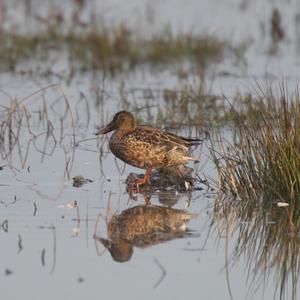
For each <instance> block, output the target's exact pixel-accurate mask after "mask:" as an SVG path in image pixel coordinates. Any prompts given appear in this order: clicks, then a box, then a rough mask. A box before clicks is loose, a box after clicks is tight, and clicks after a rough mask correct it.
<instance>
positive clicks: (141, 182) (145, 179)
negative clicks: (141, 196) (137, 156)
mask: <svg viewBox="0 0 300 300" xmlns="http://www.w3.org/2000/svg"><path fill="white" fill-rule="evenodd" d="M152 169H153V168H152V167H150V168H148V169H147V171H146V173H145V175H144V177H143V178H136V179H135V180H134V185H135V187H136V191H137V192H139V187H140V186H141V185H146V184H149V183H150V177H151V173H152Z"/></svg>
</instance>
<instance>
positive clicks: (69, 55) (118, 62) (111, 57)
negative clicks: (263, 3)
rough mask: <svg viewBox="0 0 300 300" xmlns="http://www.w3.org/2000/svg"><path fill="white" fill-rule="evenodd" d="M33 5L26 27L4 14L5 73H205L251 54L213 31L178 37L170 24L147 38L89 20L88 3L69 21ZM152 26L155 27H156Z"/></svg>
mask: <svg viewBox="0 0 300 300" xmlns="http://www.w3.org/2000/svg"><path fill="white" fill-rule="evenodd" d="M29 4H30V1H28V2H27V1H26V2H25V3H24V5H25V10H26V11H27V15H26V23H25V25H26V26H23V25H24V24H23V25H20V26H12V27H9V26H5V25H6V24H5V23H6V22H5V21H6V19H9V17H6V15H5V11H2V16H1V17H2V20H0V63H1V67H0V69H1V70H2V71H20V72H32V71H36V70H38V71H39V73H40V74H43V73H45V74H52V73H54V74H55V72H57V71H56V70H54V69H53V65H55V64H63V65H64V66H65V70H64V71H68V72H70V73H71V74H72V73H73V72H76V71H98V70H100V71H104V72H105V73H106V74H110V75H116V74H117V73H118V72H121V71H131V70H134V69H135V68H136V67H137V66H145V65H146V66H148V67H150V68H152V67H156V66H159V65H164V66H165V65H168V66H169V67H170V66H171V64H174V65H175V66H180V65H185V66H189V68H188V69H189V70H193V71H195V72H199V71H201V72H203V70H205V69H207V67H209V66H210V65H211V64H214V63H218V62H220V61H221V60H222V59H223V58H224V57H225V53H226V56H227V57H228V56H232V57H234V59H235V60H236V61H238V60H239V59H240V57H241V56H242V55H243V53H244V51H245V49H244V47H243V46H242V47H235V46H233V45H232V44H231V43H230V41H229V40H228V39H226V38H223V37H222V38H220V37H217V36H215V35H212V34H209V33H208V32H203V33H201V34H196V33H192V32H186V33H175V32H174V31H172V29H171V26H169V25H166V26H165V27H163V28H162V29H161V30H160V31H158V32H157V31H156V32H153V31H152V30H147V33H145V32H144V30H140V29H139V25H136V26H135V27H132V26H131V27H130V26H127V25H126V24H124V23H121V24H114V25H111V24H107V23H106V22H104V21H102V19H101V16H96V15H93V13H91V15H90V16H89V18H88V19H87V18H84V17H83V15H84V13H86V11H85V8H86V6H87V1H74V2H73V3H72V5H71V7H72V10H73V12H72V13H71V15H70V16H69V17H67V16H65V15H64V14H62V12H61V10H59V9H57V8H56V9H55V6H54V8H53V9H51V10H49V12H48V15H46V16H41V15H39V14H36V13H34V12H32V11H31V10H32V7H31V5H29ZM27 6H29V7H27ZM83 19H84V20H85V21H82V20H83ZM146 22H147V21H146ZM147 26H148V27H149V28H151V27H152V26H153V24H151V22H150V23H147ZM41 62H43V65H41ZM66 62H67V64H66ZM32 63H34V64H32ZM59 70H60V71H61V69H59ZM60 75H61V74H60Z"/></svg>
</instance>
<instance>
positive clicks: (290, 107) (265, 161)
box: [215, 89, 300, 205]
mask: <svg viewBox="0 0 300 300" xmlns="http://www.w3.org/2000/svg"><path fill="white" fill-rule="evenodd" d="M256 101H257V102H256V103H255V105H254V106H252V108H251V109H252V113H251V114H248V115H247V114H246V115H245V114H240V113H239V112H237V111H236V112H235V113H236V116H235V122H236V123H235V124H236V125H235V129H236V131H235V134H236V143H234V144H230V145H226V147H224V151H223V152H222V153H221V158H220V159H217V158H216V157H215V162H216V165H217V168H218V171H219V174H220V186H221V188H222V189H223V190H225V191H230V192H231V193H232V194H233V195H235V196H236V197H237V198H238V199H250V200H249V201H256V202H260V201H261V200H264V202H267V203H273V202H274V201H275V202H279V201H281V202H288V203H289V204H291V205H296V204H298V203H300V98H299V94H298V92H295V93H294V94H293V95H291V96H288V95H287V94H286V92H285V90H284V89H282V90H281V94H280V95H279V97H275V96H274V95H273V93H272V91H269V92H268V93H267V94H264V95H263V97H260V98H259V99H257V100H256ZM245 116H248V117H246V118H245ZM250 116H251V117H250ZM253 116H255V117H253ZM223 146H224V145H223Z"/></svg>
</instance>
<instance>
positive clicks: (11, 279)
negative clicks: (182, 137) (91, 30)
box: [0, 0, 299, 299]
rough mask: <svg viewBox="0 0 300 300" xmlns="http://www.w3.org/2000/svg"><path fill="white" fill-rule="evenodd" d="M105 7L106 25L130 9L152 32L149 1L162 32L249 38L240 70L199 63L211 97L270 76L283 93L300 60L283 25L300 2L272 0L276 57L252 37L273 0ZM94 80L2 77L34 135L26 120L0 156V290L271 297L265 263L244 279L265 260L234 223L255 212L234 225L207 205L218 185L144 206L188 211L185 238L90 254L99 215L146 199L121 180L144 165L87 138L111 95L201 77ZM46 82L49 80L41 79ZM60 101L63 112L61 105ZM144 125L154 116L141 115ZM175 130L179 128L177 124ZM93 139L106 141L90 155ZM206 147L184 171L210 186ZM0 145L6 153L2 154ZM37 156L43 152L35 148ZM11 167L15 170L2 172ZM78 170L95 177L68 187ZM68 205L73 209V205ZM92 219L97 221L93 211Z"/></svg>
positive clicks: (167, 73) (108, 112)
mask: <svg viewBox="0 0 300 300" xmlns="http://www.w3.org/2000/svg"><path fill="white" fill-rule="evenodd" d="M33 2H34V1H33ZM46 2H47V1H46ZM114 2H115V3H117V4H114V3H113V4H112V3H111V2H109V3H108V2H107V1H99V2H96V1H95V3H96V4H95V5H96V7H97V9H100V10H101V9H103V7H104V8H106V9H107V10H106V13H105V18H107V19H108V20H106V21H112V23H114V22H116V23H118V22H120V20H122V19H124V18H125V20H126V21H128V15H131V14H132V12H139V13H136V14H135V15H136V16H137V17H136V19H130V20H129V21H130V22H129V23H130V24H129V25H133V26H134V25H136V24H142V25H144V27H143V26H142V25H141V27H140V28H141V30H142V29H145V30H149V27H147V26H146V25H147V24H145V23H143V22H144V21H143V20H144V16H145V14H146V11H147V9H149V6H152V8H153V10H154V12H155V13H154V16H155V22H154V24H155V27H154V28H152V30H159V29H160V28H161V26H162V24H165V23H168V22H169V23H170V24H171V25H172V28H173V29H174V30H175V31H176V30H179V31H180V30H181V29H182V30H189V29H190V28H192V29H194V28H195V30H197V28H198V27H199V28H200V29H202V28H206V27H207V28H208V30H209V31H214V32H215V31H216V32H217V33H218V34H220V35H223V34H225V35H227V36H229V35H231V34H232V35H233V39H234V40H237V41H239V42H241V41H245V40H246V41H248V40H250V41H251V43H253V44H252V46H251V47H250V48H249V50H248V51H247V52H246V56H245V60H246V65H244V66H237V65H236V64H234V62H233V60H232V59H228V60H225V61H224V62H223V63H221V64H219V65H217V66H214V68H213V69H211V70H208V72H207V74H206V75H207V78H206V80H207V85H208V86H210V85H211V86H212V90H211V93H212V94H215V95H219V96H222V95H226V97H227V98H228V99H231V98H232V97H233V96H234V94H235V93H236V91H237V90H238V91H240V92H241V93H248V92H249V91H251V92H253V90H254V89H255V88H257V85H256V82H258V83H259V84H264V83H265V82H266V81H269V82H271V83H272V82H273V83H274V82H275V83H276V82H277V83H278V80H279V81H280V80H281V79H282V78H284V79H285V80H286V82H287V84H288V86H289V89H290V90H293V87H294V86H295V85H297V80H298V66H299V56H298V54H297V51H296V48H297V47H296V46H297V45H296V37H295V36H294V29H295V27H294V25H293V23H292V22H288V21H287V20H291V19H292V18H294V17H295V13H296V11H297V9H299V7H297V2H296V1H290V2H289V4H287V5H286V2H285V1H276V4H277V5H278V6H279V7H280V8H282V12H283V18H284V19H283V20H284V21H283V22H285V23H284V24H285V26H286V27H285V28H287V35H288V38H287V40H286V41H285V42H284V43H283V44H282V45H281V46H280V49H279V53H278V54H277V55H275V56H272V57H270V56H269V55H267V49H268V41H267V38H263V37H261V32H260V29H259V28H260V23H261V22H265V23H264V24H266V19H267V18H268V16H269V15H270V12H271V10H272V7H273V5H271V4H269V2H267V1H264V2H265V3H264V4H261V6H257V4H258V3H261V1H253V2H251V4H247V3H246V1H230V3H225V2H224V1H223V2H224V3H223V2H222V1H217V0H215V1H188V2H189V5H187V4H186V1H184V2H183V1H176V5H175V4H173V2H172V1H164V2H163V4H161V3H160V2H157V1H155V2H152V3H151V4H150V3H148V2H146V1H143V3H142V4H141V3H140V1H130V3H128V2H127V3H126V5H124V4H123V2H122V5H119V4H120V1H114ZM137 2H138V3H137ZM97 3H98V4H97ZM99 3H100V4H99ZM124 3H125V2H124ZM57 5H59V4H57ZM147 5H148V6H147ZM243 5H246V9H243ZM92 7H93V6H92ZM99 7H100V8H99ZM115 7H117V8H118V9H114V8H115ZM147 7H148V8H147ZM257 11H259V14H258V17H256V16H257V14H256V13H257ZM18 14H19V15H20V20H19V21H20V22H22V18H21V16H22V7H21V6H18V8H17V9H16V16H18ZM87 15H88V14H87ZM241 15H242V16H243V22H241V18H240V16H241ZM16 16H15V17H16ZM138 16H140V19H139V17H138ZM254 16H255V17H254ZM141 19H142V21H141ZM179 19H180V20H181V21H180V22H179V21H178V20H179ZM11 20H12V21H16V19H11ZM12 23H13V22H12ZM131 23H133V24H131ZM194 24H197V26H196V25H194ZM224 24H226V26H225V25H224ZM223 25H224V26H223ZM178 27H179V28H178ZM221 28H222V29H221ZM266 30H268V29H266ZM291 45H292V47H291ZM60 67H61V66H60V65H55V66H54V67H53V68H54V70H55V71H58V70H59V69H60ZM224 71H226V72H227V74H228V75H227V76H225V75H224ZM222 74H223V75H222ZM102 79H103V76H102V75H101V74H96V76H95V75H94V74H93V75H92V74H80V75H75V77H74V78H73V79H72V81H71V82H67V80H64V79H60V78H58V77H55V76H53V77H50V78H48V79H46V78H41V77H39V76H38V75H32V76H31V77H29V76H20V75H17V74H12V73H2V74H0V89H1V93H0V94H1V98H0V104H1V105H2V106H7V107H9V106H10V103H11V102H12V100H13V99H17V101H19V102H20V101H22V99H24V101H23V102H22V105H24V107H25V108H26V109H27V110H28V111H29V112H30V113H31V115H32V118H31V119H30V122H31V123H30V124H31V127H30V128H31V130H32V131H33V132H34V134H36V135H37V137H36V138H33V139H32V137H33V136H32V135H31V134H30V132H29V130H28V124H27V123H26V122H25V119H23V123H22V126H21V133H20V139H19V140H20V144H19V145H18V144H17V145H15V147H14V149H13V152H12V155H11V156H10V155H7V157H6V158H5V159H1V160H0V166H3V169H2V170H0V190H1V196H0V224H2V226H1V228H0V241H1V250H0V251H1V258H2V259H1V260H0V276H1V283H0V287H1V294H2V295H3V297H4V298H5V299H20V298H22V297H23V298H25V299H66V298H67V299H69V298H72V299H93V298H95V297H103V298H109V299H115V298H117V297H118V298H125V299H127V298H131V299H138V298H143V299H153V298H155V299H183V298H192V299H194V298H196V297H197V298H203V299H231V298H234V299H273V298H279V293H278V289H279V288H278V286H279V283H280V280H277V281H276V277H280V275H279V272H278V269H276V267H275V266H274V265H270V266H267V267H266V268H265V272H264V275H265V277H256V278H255V282H254V283H252V279H253V276H254V275H255V274H259V272H260V271H261V270H263V269H264V265H263V263H266V264H268V261H265V262H261V265H260V267H261V268H255V267H253V262H254V263H255V262H257V263H258V261H259V258H260V257H257V258H256V257H253V256H252V255H251V253H250V254H249V253H248V252H247V249H249V248H250V249H257V248H258V249H259V246H260V245H257V244H255V242H253V241H252V242H251V241H248V240H247V236H243V235H241V234H240V232H241V228H243V226H247V225H249V226H250V225H251V222H254V220H255V217H256V215H255V213H253V215H251V218H249V219H244V220H241V219H240V216H235V218H234V217H233V220H234V221H235V222H234V221H232V219H231V220H226V218H224V215H218V214H217V213H216V209H215V204H216V196H217V191H216V189H215V188H212V187H215V186H214V185H213V184H211V186H207V185H206V184H204V183H197V187H198V188H199V190H198V189H197V190H194V191H192V192H182V193H178V192H176V193H173V192H170V193H168V194H167V198H168V199H167V200H168V201H166V199H165V200H163V199H162V198H163V196H165V198H166V195H161V194H159V193H154V194H153V195H152V197H151V202H152V204H153V205H160V206H172V208H177V209H185V210H186V211H188V212H190V213H193V214H197V218H195V219H193V220H191V221H190V222H189V223H188V224H187V227H188V228H189V230H190V235H188V236H184V237H181V238H175V239H173V240H171V241H167V242H164V243H159V244H156V245H153V246H149V247H146V248H139V247H134V250H133V254H132V257H131V258H130V259H129V260H128V261H127V262H123V263H119V262H116V261H114V260H113V258H112V256H111V255H110V253H109V251H108V250H106V251H105V252H103V253H102V254H101V255H100V256H99V255H98V254H97V249H98V248H99V249H98V250H99V251H100V252H101V251H103V250H104V247H103V245H100V243H97V242H96V241H95V239H94V234H97V236H101V237H103V238H106V237H107V229H106V222H105V218H108V220H109V219H110V218H111V216H112V214H120V213H122V211H124V210H125V209H128V208H132V207H135V206H137V205H143V204H144V203H145V200H144V197H143V195H142V194H137V195H135V196H136V197H135V199H131V198H130V196H129V194H128V192H127V190H126V183H125V180H126V178H127V176H128V175H129V173H131V172H135V173H141V172H142V171H141V170H139V169H136V168H133V167H130V166H126V167H125V168H124V164H123V163H122V162H120V161H119V160H116V159H115V158H114V157H113V155H112V154H111V153H110V152H109V151H108V148H107V139H105V138H103V139H99V140H96V139H95V138H94V135H93V133H94V132H95V128H96V126H97V125H100V126H101V125H103V124H105V123H106V122H107V121H109V119H110V118H111V117H112V115H113V114H114V113H115V112H116V111H118V110H119V109H120V107H121V105H123V104H124V103H122V104H121V101H120V93H119V90H120V86H121V85H122V82H125V86H126V92H127V96H128V100H129V102H130V104H132V105H133V104H136V103H138V104H139V105H145V101H144V99H145V94H144V91H145V89H148V88H151V89H153V90H159V91H161V90H163V89H166V88H175V87H178V86H179V85H181V84H185V83H186V82H191V83H193V82H195V81H197V80H198V79H195V76H194V75H191V76H189V77H188V78H187V79H185V80H180V79H178V77H177V75H176V74H174V72H173V71H171V70H160V71H156V72H152V71H149V70H147V69H143V70H137V71H135V72H134V73H131V74H119V75H118V76H117V77H116V78H114V79H105V82H104V83H103V80H102ZM52 84H56V85H55V86H50V85H52ZM47 86H48V88H47ZM253 87H254V88H253ZM41 88H42V91H39V89H41ZM158 94H159V93H158ZM101 96H102V97H103V99H102V98H101ZM27 97H28V98H27ZM99 98H101V99H102V100H101V101H100V100H99ZM65 99H67V101H68V102H67V103H66V101H65ZM157 102H159V96H157V95H155V97H153V99H151V101H150V104H151V105H152V104H154V105H155V104H157ZM97 103H98V104H97ZM68 104H69V105H70V109H71V110H67V105H68ZM146 104H147V105H148V104H149V103H146ZM2 106H1V108H3V107H2ZM45 106H46V107H47V114H46V113H45V111H44V114H42V117H41V119H40V120H39V113H40V112H41V111H43V108H44V107H45ZM71 111H72V115H71ZM65 112H66V114H65ZM6 113H7V111H6V110H5V108H3V110H2V109H1V114H4V115H5V114H6ZM146 117H147V116H146V115H145V118H146ZM47 120H48V121H50V122H48V126H50V127H51V126H53V129H51V131H50V132H51V133H52V135H51V134H50V135H49V136H48V135H47V132H48V133H49V131H47ZM61 120H62V121H61ZM148 122H150V123H151V122H152V120H151V119H150V120H149V119H148ZM61 124H63V127H62V125H61ZM15 125H16V124H15ZM51 128H52V127H51ZM48 129H49V128H48ZM177 133H181V134H186V131H177ZM73 136H75V143H74V139H73ZM5 139H6V143H5V153H6V154H8V153H9V142H8V133H6V135H5ZM86 139H90V140H86ZM102 144H103V148H102V150H99V149H100V148H101V146H102ZM209 146H210V145H209V141H205V142H204V145H203V146H202V147H199V148H198V149H196V150H195V152H194V155H195V156H196V157H198V158H199V159H200V164H197V165H193V164H191V165H190V167H193V168H195V170H196V171H197V174H198V175H199V176H200V177H201V178H202V179H205V178H207V179H209V180H211V181H214V180H216V179H217V175H216V172H215V169H214V166H213V164H212V162H211V156H210V154H209V149H208V148H209ZM1 151H2V156H4V154H5V153H4V149H1ZM27 151H28V157H27V156H26V153H27ZM101 151H103V153H102V154H101ZM45 152H46V153H48V154H49V155H44V154H43V153H45ZM99 157H101V159H100V158H99ZM22 163H23V165H22ZM8 164H11V165H12V166H13V168H9V167H7V165H8ZM76 175H82V176H84V177H85V178H89V179H90V180H92V182H89V183H86V184H84V185H83V186H81V187H79V188H78V187H74V186H73V185H72V177H74V176H76ZM75 201H76V203H77V205H74V203H75ZM224 209H225V208H224ZM275 209H280V208H275ZM261 210H262V208H261ZM99 214H100V215H101V216H102V217H100V218H99ZM233 214H234V213H233ZM264 214H265V215H264ZM268 214H269V212H268V211H266V212H263V214H262V215H264V217H263V218H262V221H261V222H262V223H263V224H266V226H267V227H268V228H271V229H272V228H273V225H274V222H275V221H276V220H275V221H274V220H269V219H268ZM97 220H98V221H97ZM262 230H263V229H262V227H259V226H258V227H257V230H256V231H255V232H256V237H257V240H260V237H262V236H263V235H262ZM243 238H244V239H245V242H244V245H245V250H244V251H241V255H236V252H235V250H236V248H237V244H238V242H239V241H240V240H241V239H243ZM275 250H276V249H275ZM275 250H274V252H276V251H275ZM258 265H259V263H258ZM249 266H250V267H249ZM297 278H298V275H297ZM297 278H296V280H295V281H294V282H293V284H294V285H296V289H297V288H298V286H299V283H298V280H297ZM291 285H292V282H291V280H290V281H288V282H287V284H286V287H287V290H288V292H287V299H289V298H290V296H291V293H292V292H291V291H292V289H291ZM276 290H277V293H276V294H275V291H276ZM274 295H275V296H274Z"/></svg>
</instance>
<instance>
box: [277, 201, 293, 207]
mask: <svg viewBox="0 0 300 300" xmlns="http://www.w3.org/2000/svg"><path fill="white" fill-rule="evenodd" d="M277 206H278V207H287V206H290V204H289V203H287V202H277Z"/></svg>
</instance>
